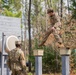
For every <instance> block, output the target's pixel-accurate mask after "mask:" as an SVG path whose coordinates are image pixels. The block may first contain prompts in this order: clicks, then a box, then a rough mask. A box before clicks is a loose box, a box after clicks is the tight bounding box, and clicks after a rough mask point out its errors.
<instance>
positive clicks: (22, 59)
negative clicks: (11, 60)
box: [20, 52, 26, 68]
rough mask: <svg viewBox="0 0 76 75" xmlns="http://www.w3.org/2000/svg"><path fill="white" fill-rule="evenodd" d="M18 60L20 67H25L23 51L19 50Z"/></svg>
mask: <svg viewBox="0 0 76 75" xmlns="http://www.w3.org/2000/svg"><path fill="white" fill-rule="evenodd" d="M20 62H21V66H22V68H26V65H25V56H24V53H23V52H21V56H20Z"/></svg>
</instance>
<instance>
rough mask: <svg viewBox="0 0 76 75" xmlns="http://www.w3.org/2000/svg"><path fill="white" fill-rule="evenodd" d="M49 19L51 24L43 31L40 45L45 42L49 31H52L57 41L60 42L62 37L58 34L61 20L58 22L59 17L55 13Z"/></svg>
mask: <svg viewBox="0 0 76 75" xmlns="http://www.w3.org/2000/svg"><path fill="white" fill-rule="evenodd" d="M49 19H50V23H51V26H50V27H49V28H48V30H47V31H46V32H45V34H44V37H43V40H42V43H41V45H43V44H44V43H45V42H46V40H47V38H48V36H49V35H50V34H51V33H53V35H54V36H55V39H56V40H57V42H60V43H62V39H61V37H60V35H59V32H60V28H61V22H60V19H59V17H57V15H56V14H55V15H53V16H50V17H49Z"/></svg>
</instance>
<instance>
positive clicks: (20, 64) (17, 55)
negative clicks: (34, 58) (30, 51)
mask: <svg viewBox="0 0 76 75" xmlns="http://www.w3.org/2000/svg"><path fill="white" fill-rule="evenodd" d="M15 45H16V48H15V49H13V50H11V51H10V52H9V53H8V60H7V65H8V67H9V69H10V70H11V71H12V74H11V75H27V74H26V65H25V57H24V53H23V51H22V50H21V42H20V41H16V42H15Z"/></svg>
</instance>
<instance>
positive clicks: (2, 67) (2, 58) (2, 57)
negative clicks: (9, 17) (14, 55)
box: [1, 33, 4, 75]
mask: <svg viewBox="0 0 76 75" xmlns="http://www.w3.org/2000/svg"><path fill="white" fill-rule="evenodd" d="M3 52H4V33H2V54H1V60H2V61H1V75H4V56H3Z"/></svg>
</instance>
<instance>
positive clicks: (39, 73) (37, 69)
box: [35, 56, 42, 75]
mask: <svg viewBox="0 0 76 75" xmlns="http://www.w3.org/2000/svg"><path fill="white" fill-rule="evenodd" d="M35 72H36V75H42V56H35Z"/></svg>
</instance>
